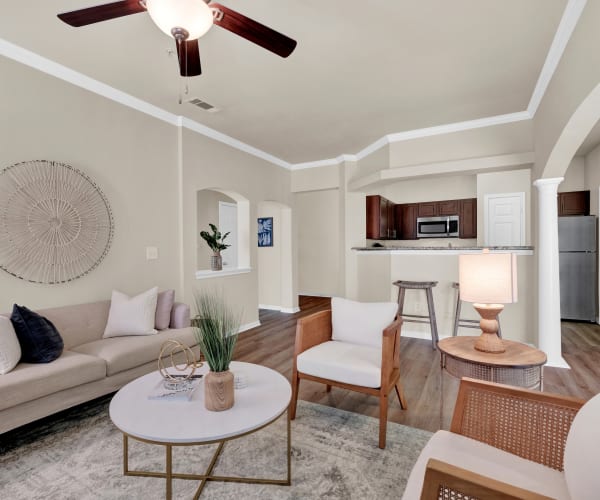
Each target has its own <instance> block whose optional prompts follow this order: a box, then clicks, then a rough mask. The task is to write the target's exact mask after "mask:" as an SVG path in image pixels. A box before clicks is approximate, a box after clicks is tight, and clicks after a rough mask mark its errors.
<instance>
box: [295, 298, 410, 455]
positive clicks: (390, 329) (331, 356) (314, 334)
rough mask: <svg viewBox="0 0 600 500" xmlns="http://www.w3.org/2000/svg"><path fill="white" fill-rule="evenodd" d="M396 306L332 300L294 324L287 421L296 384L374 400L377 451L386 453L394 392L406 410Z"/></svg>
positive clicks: (296, 396)
mask: <svg viewBox="0 0 600 500" xmlns="http://www.w3.org/2000/svg"><path fill="white" fill-rule="evenodd" d="M397 307H398V305H397V304H396V303H394V302H390V303H359V302H354V301H350V300H346V299H341V298H337V297H334V298H333V299H332V310H326V311H321V312H318V313H315V314H312V315H310V316H307V317H305V318H301V319H299V320H298V323H297V327H296V346H295V352H294V369H293V374H292V404H291V412H290V418H291V419H292V420H293V419H294V418H295V417H296V405H297V402H298V389H299V386H300V380H302V379H304V380H312V381H314V382H320V383H322V384H325V385H326V387H327V392H329V391H330V390H331V387H332V386H334V387H340V388H342V389H348V390H351V391H357V392H361V393H364V394H370V395H372V396H376V397H378V398H379V447H380V448H385V442H386V429H387V412H388V397H389V394H390V393H391V392H392V391H395V392H396V394H397V396H398V400H399V401H400V406H401V407H402V409H406V402H405V400H404V393H403V390H402V384H401V382H400V328H401V325H402V319H400V318H396V310H397Z"/></svg>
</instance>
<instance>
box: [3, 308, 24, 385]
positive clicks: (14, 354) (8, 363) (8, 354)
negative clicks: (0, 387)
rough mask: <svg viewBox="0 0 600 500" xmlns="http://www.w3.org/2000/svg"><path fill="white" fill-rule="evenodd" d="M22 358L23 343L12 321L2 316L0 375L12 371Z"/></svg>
mask: <svg viewBox="0 0 600 500" xmlns="http://www.w3.org/2000/svg"><path fill="white" fill-rule="evenodd" d="M20 359H21V344H19V339H18V338H17V334H16V333H15V329H14V328H13V325H12V322H11V321H10V319H9V318H7V317H5V316H0V375H4V374H5V373H8V372H9V371H11V370H12V369H13V368H14V367H15V366H17V363H18V362H19V360H20Z"/></svg>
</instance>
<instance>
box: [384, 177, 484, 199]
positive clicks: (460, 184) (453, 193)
mask: <svg viewBox="0 0 600 500" xmlns="http://www.w3.org/2000/svg"><path fill="white" fill-rule="evenodd" d="M377 194H382V195H383V196H385V197H386V198H387V199H389V200H391V201H393V202H394V203H417V202H421V201H439V200H460V199H462V198H475V197H476V196H477V178H476V176H475V175H456V176H448V177H428V178H426V179H415V180H410V181H402V182H395V183H394V184H391V185H389V186H385V187H384V188H383V189H382V190H381V191H380V192H378V193H377Z"/></svg>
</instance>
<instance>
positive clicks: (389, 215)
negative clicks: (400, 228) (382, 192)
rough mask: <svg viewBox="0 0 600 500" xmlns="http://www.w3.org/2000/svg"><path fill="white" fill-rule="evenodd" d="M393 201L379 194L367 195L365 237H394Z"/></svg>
mask: <svg viewBox="0 0 600 500" xmlns="http://www.w3.org/2000/svg"><path fill="white" fill-rule="evenodd" d="M394 206H395V205H394V203H393V202H391V201H390V200H388V199H386V198H384V197H383V196H379V195H372V196H367V198H366V209H367V225H366V234H367V239H370V240H385V239H393V238H396V224H395V211H394Z"/></svg>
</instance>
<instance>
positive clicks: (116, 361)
mask: <svg viewBox="0 0 600 500" xmlns="http://www.w3.org/2000/svg"><path fill="white" fill-rule="evenodd" d="M169 339H174V340H178V341H180V342H182V343H183V344H185V345H188V346H194V345H196V338H195V337H194V331H193V329H192V328H181V329H178V330H163V331H161V332H158V333H157V334H156V335H150V336H143V337H141V336H131V337H113V338H108V339H102V340H97V341H95V342H89V343H88V344H83V345H80V346H77V347H75V348H74V350H75V351H76V352H79V353H82V354H89V355H92V356H98V357H99V358H102V359H103V360H105V361H106V374H107V375H108V376H111V375H114V374H115V373H119V372H122V371H124V370H129V369H130V368H135V367H137V366H141V365H143V364H146V363H149V362H151V361H156V360H158V354H159V353H160V348H161V346H162V344H163V343H164V342H165V341H167V340H169Z"/></svg>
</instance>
